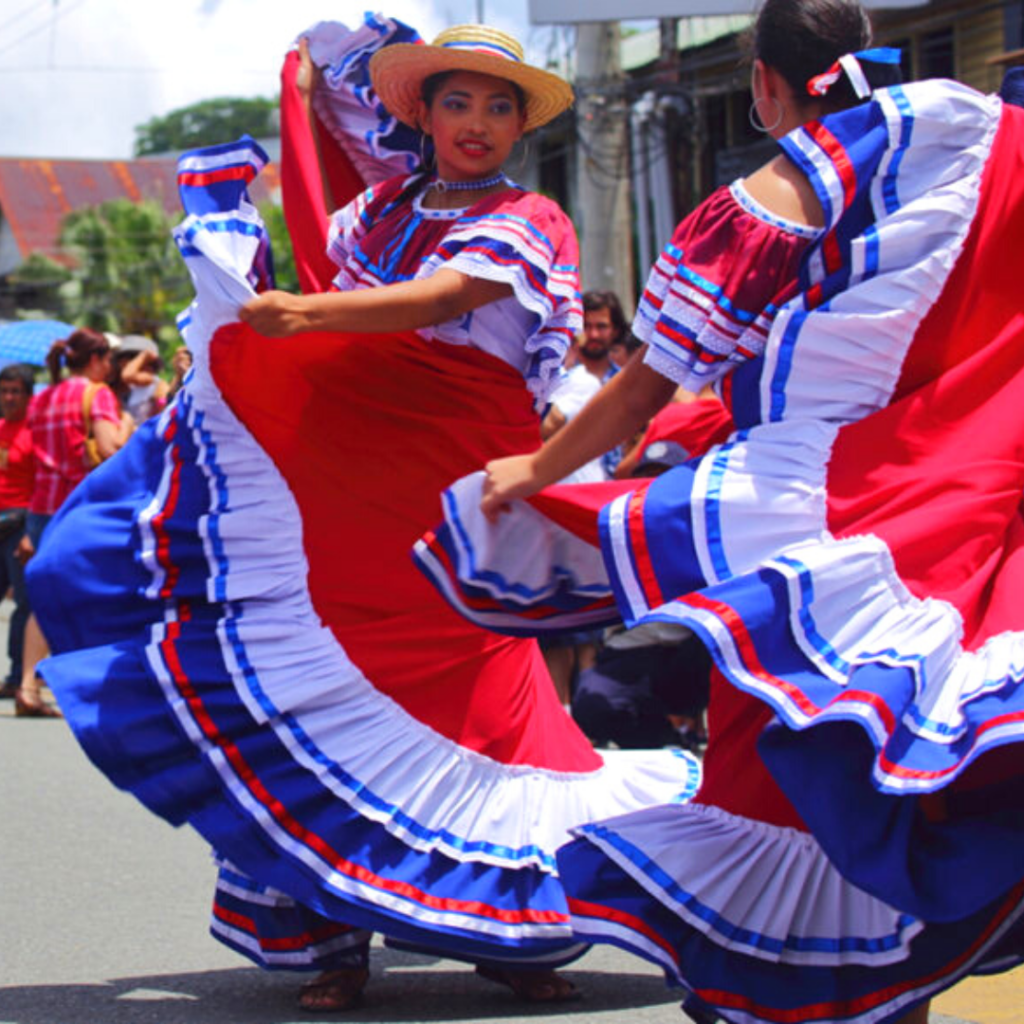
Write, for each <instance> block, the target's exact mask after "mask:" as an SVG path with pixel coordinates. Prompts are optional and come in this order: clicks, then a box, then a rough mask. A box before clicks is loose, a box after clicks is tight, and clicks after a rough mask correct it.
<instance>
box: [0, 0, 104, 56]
mask: <svg viewBox="0 0 1024 1024" xmlns="http://www.w3.org/2000/svg"><path fill="white" fill-rule="evenodd" d="M84 3H86V0H71V3H70V4H68V5H67V6H66V7H57V8H56V9H54V10H53V11H52V12H51V14H50V17H49V18H48V19H47V20H46V21H45V22H43V23H42V24H41V25H37V26H36V27H35V28H31V29H29V30H28V32H26V33H25V34H24V35H23V36H20V37H19V38H18V39H15V40H14V42H13V43H8V45H7V46H0V57H2V56H3V55H4V54H5V53H7V52H8V51H10V50H13V49H14V48H15V47H16V46H21V44H22V43H24V42H26V41H27V40H29V39H32V38H33V37H34V36H37V35H39V33H40V32H45V31H46V30H47V29H50V28H53V26H54V25H55V24H56V23H57V22H58V21H59V20H60V19H61V18H65V17H67V15H69V14H70V13H71V12H72V11H76V10H78V8H79V7H81V6H82V4H84Z"/></svg>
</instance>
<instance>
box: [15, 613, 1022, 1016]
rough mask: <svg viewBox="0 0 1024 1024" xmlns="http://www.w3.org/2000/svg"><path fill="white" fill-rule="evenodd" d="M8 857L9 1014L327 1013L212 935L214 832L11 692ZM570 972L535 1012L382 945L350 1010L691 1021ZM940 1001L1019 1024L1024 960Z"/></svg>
mask: <svg viewBox="0 0 1024 1024" xmlns="http://www.w3.org/2000/svg"><path fill="white" fill-rule="evenodd" d="M5 613H6V606H0V649H3V647H4V646H5V642H6V641H5V637H4V636H3V628H4V627H5V626H6V614H5ZM2 660H3V659H0V661H2ZM3 667H4V668H5V666H3ZM0 864H2V865H3V877H2V879H0V1024H150V1022H152V1024H228V1022H232V1024H235V1022H245V1024H290V1022H298V1021H304V1022H307V1024H308V1021H309V1020H311V1019H313V1017H312V1015H310V1014H304V1013H302V1012H301V1011H299V1010H297V1009H296V1008H295V1005H294V994H295V987H296V980H295V976H294V975H286V974H266V973H263V972H261V971H258V970H256V969H255V968H251V967H249V966H247V965H246V962H245V961H243V960H242V959H241V958H239V957H237V956H235V955H234V954H233V953H231V952H229V951H228V950H227V949H225V948H224V947H222V946H220V944H219V943H217V942H215V941H214V940H213V939H212V938H210V937H209V935H208V934H207V931H206V916H207V908H208V903H209V898H210V892H211V884H212V880H213V867H212V865H211V864H210V862H209V855H208V853H207V850H206V848H205V846H204V844H203V843H202V842H201V841H200V840H199V839H198V838H197V837H196V836H194V835H193V834H192V833H190V832H186V831H181V830H173V829H171V828H169V827H168V826H166V825H164V824H163V823H162V822H160V821H158V820H156V819H155V818H153V817H151V816H150V815H149V814H148V813H147V812H145V811H144V810H143V809H142V808H141V806H139V805H137V804H136V803H135V801H134V800H133V799H131V798H128V797H126V796H124V795H123V794H121V793H118V792H116V791H115V790H114V789H113V788H112V787H111V786H110V785H109V784H108V783H107V782H106V780H104V779H103V778H102V777H101V776H100V775H99V773H98V772H96V771H95V770H94V769H93V768H92V767H91V766H90V765H89V764H88V763H87V761H86V760H85V758H84V755H82V754H81V752H80V751H79V749H78V747H77V745H76V744H75V743H74V741H73V740H72V738H71V736H70V734H69V731H68V729H67V726H66V725H65V724H64V723H63V722H57V721H43V720H16V719H15V718H14V717H13V707H12V705H11V703H10V702H6V701H5V702H3V703H2V704H0ZM569 973H570V976H571V977H572V978H573V979H574V980H575V981H576V983H577V984H578V985H579V986H580V988H582V989H583V990H584V991H585V993H586V998H585V999H584V1000H583V1001H581V1002H579V1003H575V1004H570V1005H569V1006H567V1007H566V1008H565V1009H563V1010H558V1011H554V1012H553V1011H551V1010H550V1009H542V1008H537V1009H535V1008H529V1007H527V1008H524V1007H523V1005H522V1004H519V1003H517V1002H515V1001H514V1000H513V998H512V997H511V995H510V994H508V993H506V992H505V990H503V989H499V988H495V987H493V986H489V985H487V984H485V983H483V982H481V981H478V980H477V979H476V978H475V977H474V976H473V974H472V972H471V970H470V969H469V968H467V967H466V966H464V965H461V964H456V963H452V962H450V961H443V960H434V959H429V958H424V957H413V956H408V955H404V954H398V953H395V952H393V951H390V950H384V949H381V950H378V951H377V955H376V957H375V965H374V978H373V981H372V982H371V987H370V988H369V989H368V993H367V1000H366V1003H365V1005H364V1006H363V1007H362V1008H360V1009H358V1010H356V1011H353V1012H351V1013H348V1014H345V1015H344V1016H343V1017H339V1018H338V1019H343V1020H345V1021H350V1022H352V1024H361V1022H382V1021H392V1022H403V1024H416V1022H427V1021H454V1022H477V1021H502V1022H506V1024H517V1022H519V1021H527V1020H528V1021H531V1022H539V1021H558V1022H559V1024H581V1022H583V1021H593V1022H595V1024H625V1022H627V1021H628V1022H630V1024H655V1022H657V1024H685V1021H686V1018H684V1017H683V1016H682V1014H681V1013H680V1012H679V1010H678V1002H677V999H676V997H675V996H674V995H673V994H672V993H670V992H669V991H668V990H667V989H666V988H665V986H664V985H663V983H662V981H661V977H660V974H659V973H658V972H657V971H655V970H653V969H652V968H650V967H648V966H647V965H646V964H644V963H643V962H641V961H639V960H636V959H634V958H631V957H628V956H626V955H625V954H622V953H619V952H617V951H615V950H612V949H610V948H603V949H597V950H594V951H592V952H591V953H589V954H588V955H587V956H586V957H585V958H584V959H583V960H581V961H579V962H578V964H577V965H575V969H570V972H569ZM975 985H976V987H973V986H975ZM937 1010H939V1011H941V1012H935V1013H933V1015H932V1024H963V1022H972V1024H1020V1022H1022V1021H1024V971H1018V972H1016V973H1015V974H1011V975H1009V976H1005V977H1004V979H997V980H995V981H992V980H986V981H981V982H977V983H969V984H968V985H967V986H961V988H960V989H958V990H955V991H954V992H952V993H949V994H947V996H945V997H943V1000H942V1001H941V1002H940V1003H939V1005H938V1007H937Z"/></svg>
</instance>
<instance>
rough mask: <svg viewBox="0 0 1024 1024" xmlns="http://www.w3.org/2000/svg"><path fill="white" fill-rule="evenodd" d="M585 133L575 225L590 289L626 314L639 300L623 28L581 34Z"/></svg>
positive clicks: (590, 25)
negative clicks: (607, 293)
mask: <svg viewBox="0 0 1024 1024" xmlns="http://www.w3.org/2000/svg"><path fill="white" fill-rule="evenodd" d="M576 32H577V34H576V85H577V92H578V102H577V126H578V132H579V139H578V152H577V161H576V167H577V172H576V175H577V177H576V202H575V210H574V214H575V216H574V220H575V222H576V227H577V230H578V231H579V234H580V272H581V279H582V285H583V288H584V290H589V289H592V288H600V289H611V290H612V291H614V292H615V293H616V294H617V295H618V296H619V298H620V299H621V300H622V304H623V307H624V308H625V309H626V311H627V316H628V315H629V311H630V310H631V309H632V307H633V304H634V302H635V300H636V294H635V283H634V274H633V232H632V215H631V210H630V192H629V108H628V104H627V102H626V94H625V89H624V79H623V75H622V66H621V61H620V58H619V38H620V36H619V24H618V22H585V23H583V24H580V25H578V26H577V30H576Z"/></svg>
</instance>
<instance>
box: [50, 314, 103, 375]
mask: <svg viewBox="0 0 1024 1024" xmlns="http://www.w3.org/2000/svg"><path fill="white" fill-rule="evenodd" d="M109 351H110V342H109V341H107V339H106V338H105V337H104V336H103V335H102V334H100V332H99V331H93V330H90V329H89V328H88V327H79V328H78V330H76V331H74V332H73V333H72V334H69V335H68V336H67V337H66V338H64V339H62V340H61V341H55V342H54V343H53V344H52V345H51V346H50V351H49V352H47V353H46V368H47V370H49V371H50V380H51V381H53V383H54V384H59V383H60V381H61V378H62V377H63V375H64V374H63V367H64V366H66V367H67V368H68V369H69V370H70V371H71V372H72V373H74V372H77V371H78V370H84V369H85V367H87V366H88V365H89V360H90V359H92V357H93V356H94V355H101V356H105V355H106V354H107V353H108V352H109Z"/></svg>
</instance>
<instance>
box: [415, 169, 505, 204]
mask: <svg viewBox="0 0 1024 1024" xmlns="http://www.w3.org/2000/svg"><path fill="white" fill-rule="evenodd" d="M510 184H511V182H510V181H509V179H508V178H507V177H506V176H505V174H504V172H503V171H501V170H500V169H499V170H497V171H495V172H494V173H493V174H488V175H485V176H484V177H482V178H474V179H470V180H468V181H449V180H447V179H445V178H444V177H443V176H442V175H440V174H434V175H432V176H431V177H429V178H428V179H427V182H426V189H425V191H424V194H423V205H424V206H425V207H427V209H430V210H458V209H462V208H463V207H466V206H472V205H473V203H476V202H478V201H479V200H481V199H484V198H486V197H487V196H491V195H495V194H497V193H499V192H504V191H505V190H506V189H507V188H508V187H509V185H510Z"/></svg>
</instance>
